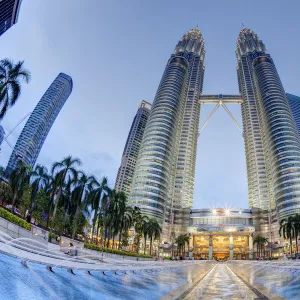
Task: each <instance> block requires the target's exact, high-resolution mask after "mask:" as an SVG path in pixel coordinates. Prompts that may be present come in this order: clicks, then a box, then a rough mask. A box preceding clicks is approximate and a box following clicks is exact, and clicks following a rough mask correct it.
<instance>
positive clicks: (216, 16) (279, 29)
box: [0, 0, 300, 208]
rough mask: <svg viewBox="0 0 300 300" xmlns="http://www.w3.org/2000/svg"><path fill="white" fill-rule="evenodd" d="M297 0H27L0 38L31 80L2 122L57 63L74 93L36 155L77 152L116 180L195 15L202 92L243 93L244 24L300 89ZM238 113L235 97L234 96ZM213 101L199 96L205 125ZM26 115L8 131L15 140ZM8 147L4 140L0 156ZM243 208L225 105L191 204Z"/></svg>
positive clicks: (36, 94) (30, 99)
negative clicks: (144, 108)
mask: <svg viewBox="0 0 300 300" xmlns="http://www.w3.org/2000/svg"><path fill="white" fill-rule="evenodd" d="M299 10H300V1H298V0H294V1H293V0H290V1H281V0H280V1H279V0H278V1H277V0H264V1H257V0H253V1H243V0H236V1H235V0H228V1H223V0H219V1H216V0H210V1H207V0H205V1H202V0H195V1H188V0H187V1H177V0H172V1H169V0H165V1H161V0H152V1H140V0H126V1H124V0H119V1H117V0H109V1H102V0H85V1H83V0H81V1H80V0H76V1H74V0H63V1H62V0H23V3H22V6H21V10H20V15H19V20H18V23H17V24H16V25H15V26H13V27H12V28H11V29H10V30H9V31H7V32H6V33H5V34H4V35H2V36H1V37H0V44H1V47H0V58H6V57H7V58H11V59H13V60H15V61H18V60H25V67H27V68H28V69H29V70H30V71H31V74H32V80H31V82H30V83H29V84H28V85H26V84H25V85H24V86H23V90H22V95H21V97H20V99H19V101H18V103H17V104H16V105H15V106H14V107H13V108H12V109H10V110H9V112H8V113H7V115H6V116H5V118H4V120H3V121H2V125H3V127H4V129H5V131H6V132H9V131H10V130H11V129H13V127H14V126H15V125H16V124H17V123H18V121H19V120H20V119H21V118H22V117H23V116H25V115H26V114H27V113H28V112H31V111H32V110H33V109H34V107H35V105H36V104H37V102H38V101H39V99H40V98H41V96H42V95H43V93H44V92H45V91H46V89H47V88H48V87H49V85H50V84H51V82H52V81H53V80H54V79H55V77H56V76H57V75H58V73H59V72H64V73H66V74H68V75H70V76H71V77H72V78H73V83H74V87H73V92H72V94H71V96H70V97H69V99H68V100H67V102H66V104H65V106H64V107H63V109H62V110H61V112H60V114H59V116H58V117H57V119H56V121H55V123H54V125H53V127H52V129H51V130H50V133H49V135H48V137H47V139H46V141H45V143H44V146H43V148H42V151H41V152H40V155H39V158H38V163H40V164H43V165H45V166H47V167H48V168H50V166H51V164H52V163H53V162H54V161H57V160H61V159H62V158H63V157H65V156H67V155H69V154H71V155H72V156H74V157H79V158H80V159H81V160H82V162H83V164H82V169H83V170H84V171H85V172H87V173H89V174H94V175H96V176H97V177H98V178H99V179H100V178H101V177H102V176H108V179H109V184H110V185H111V186H113V185H114V182H115V178H116V174H117V169H118V167H119V165H120V162H121V155H122V152H123V148H124V145H125V142H126V138H127V135H128V132H129V129H130V126H131V122H132V120H133V117H134V115H135V113H136V110H137V107H138V104H139V103H140V102H141V101H142V100H147V101H149V102H151V103H152V101H153V99H154V96H155V93H156V90H157V87H158V84H159V81H160V79H161V76H162V74H163V71H164V68H165V65H166V63H167V60H168V59H169V57H170V55H171V53H172V51H173V50H174V47H175V45H176V43H177V41H178V40H179V39H180V38H181V36H182V35H183V34H184V33H185V32H186V31H187V30H189V29H191V28H193V27H195V26H196V25H197V24H198V27H199V29H200V30H201V32H202V34H203V36H204V39H205V48H206V56H205V66H206V69H205V75H204V86H203V94H238V93H239V91H238V84H237V74H236V64H237V62H236V57H235V47H236V39H237V36H238V33H239V31H240V30H241V28H242V23H244V25H245V26H246V27H249V28H251V29H252V30H254V31H255V32H256V33H257V34H258V35H259V37H260V38H261V39H262V40H263V41H264V43H265V44H266V47H267V49H268V51H269V53H270V54H271V56H272V58H273V59H274V61H275V64H276V67H277V69H278V72H279V75H280V77H281V80H282V82H283V85H284V87H285V90H286V91H287V92H289V93H292V94H295V95H300V80H299V78H300V59H299V53H300V39H299V36H300V26H299ZM229 108H230V110H231V112H232V113H233V115H234V116H235V118H236V119H237V121H238V122H239V124H242V121H241V112H240V106H239V105H230V106H229ZM212 109H213V106H210V105H203V106H202V107H201V114H200V126H201V125H202V124H203V123H204V122H205V120H206V118H207V116H208V115H209V113H210V111H211V110H212ZM23 126H24V123H22V124H21V125H20V126H19V127H18V128H17V129H16V130H15V131H14V132H13V134H12V135H11V136H10V137H9V141H10V143H11V144H12V145H14V144H15V143H16V141H17V138H18V135H19V134H20V132H21V130H22V128H23ZM11 151H12V150H11V148H10V147H9V146H8V145H7V144H6V143H5V142H4V144H3V145H2V149H1V153H0V165H3V166H6V165H7V162H8V159H9V156H10V154H11ZM225 206H226V207H235V208H247V207H248V198H247V177H246V161H245V151H244V142H243V138H242V134H241V133H240V132H239V131H238V129H237V128H236V127H235V125H234V123H233V122H232V121H231V119H230V118H229V116H228V115H227V114H226V112H225V111H224V110H223V109H219V110H218V111H217V112H216V114H215V115H214V116H213V118H212V119H211V121H210V122H209V123H208V125H207V126H206V128H205V129H204V130H203V131H202V133H201V135H200V137H199V141H198V149H197V164H196V177H195V199H194V207H195V208H205V207H206V208H212V207H225Z"/></svg>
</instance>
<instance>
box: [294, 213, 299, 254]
mask: <svg viewBox="0 0 300 300" xmlns="http://www.w3.org/2000/svg"><path fill="white" fill-rule="evenodd" d="M293 226H294V234H295V241H296V252H297V254H298V253H299V251H298V236H299V235H300V215H299V214H296V215H295V216H293Z"/></svg>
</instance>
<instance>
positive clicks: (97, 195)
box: [90, 177, 108, 241]
mask: <svg viewBox="0 0 300 300" xmlns="http://www.w3.org/2000/svg"><path fill="white" fill-rule="evenodd" d="M105 192H108V186H107V177H103V178H102V180H101V182H100V183H99V182H95V187H94V189H93V190H92V191H91V194H90V204H91V207H92V210H93V211H94V217H93V229H92V234H93V236H94V232H95V226H96V222H97V219H99V208H100V204H101V199H102V198H103V194H104V193H105ZM93 236H92V241H93V239H94V238H93Z"/></svg>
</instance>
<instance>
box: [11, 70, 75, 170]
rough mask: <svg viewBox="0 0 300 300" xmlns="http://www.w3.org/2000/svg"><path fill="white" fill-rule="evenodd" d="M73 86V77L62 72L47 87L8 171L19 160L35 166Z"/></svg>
mask: <svg viewBox="0 0 300 300" xmlns="http://www.w3.org/2000/svg"><path fill="white" fill-rule="evenodd" d="M72 88H73V81H72V78H71V77H70V76H68V75H66V74H64V73H60V74H59V75H58V76H57V77H56V79H55V80H54V81H53V82H52V84H51V85H50V87H49V88H48V89H47V91H46V92H45V94H44V95H43V97H42V98H41V100H40V101H39V102H38V104H37V105H36V107H35V109H34V110H33V112H32V113H31V115H30V117H29V119H28V121H27V122H26V124H25V126H24V128H23V130H22V132H21V134H20V136H19V138H18V140H17V143H16V145H15V147H14V150H13V152H12V155H11V156H10V159H9V162H8V165H7V169H6V171H7V172H8V173H11V172H12V170H13V169H14V168H15V167H16V165H17V162H18V161H19V160H23V161H24V162H25V163H26V164H27V165H29V166H30V167H33V166H34V164H35V162H36V160H37V157H38V155H39V153H40V151H41V148H42V146H43V144H44V141H45V139H46V137H47V135H48V133H49V131H50V129H51V127H52V125H53V123H54V121H55V119H56V117H57V116H58V114H59V112H60V110H61V109H62V107H63V106H64V104H65V102H66V100H67V99H68V97H69V96H70V94H71V92H72Z"/></svg>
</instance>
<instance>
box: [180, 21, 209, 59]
mask: <svg viewBox="0 0 300 300" xmlns="http://www.w3.org/2000/svg"><path fill="white" fill-rule="evenodd" d="M184 52H185V53H188V52H193V53H194V54H197V55H200V56H201V59H202V60H203V59H204V55H205V49H204V39H203V36H202V33H201V31H200V30H199V28H198V25H197V26H196V27H195V28H193V29H190V30H189V31H187V32H186V33H185V34H184V35H183V36H182V38H181V39H180V40H179V42H178V43H177V45H176V47H175V50H174V54H179V53H184Z"/></svg>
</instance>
